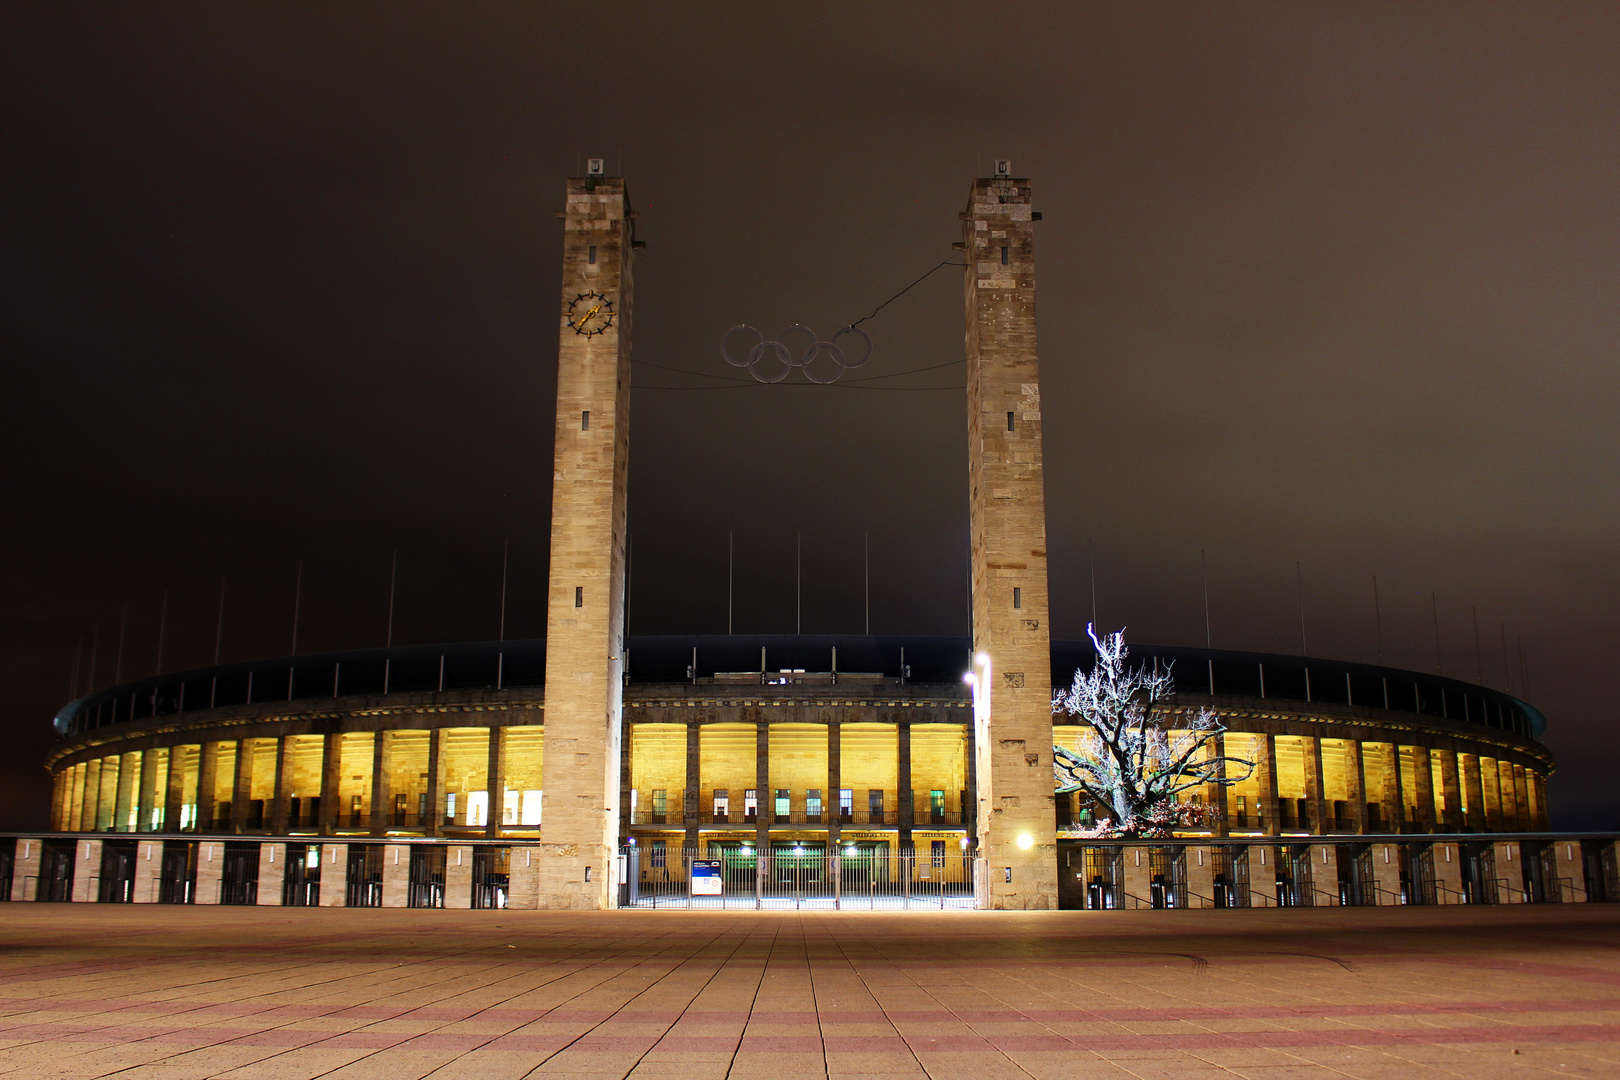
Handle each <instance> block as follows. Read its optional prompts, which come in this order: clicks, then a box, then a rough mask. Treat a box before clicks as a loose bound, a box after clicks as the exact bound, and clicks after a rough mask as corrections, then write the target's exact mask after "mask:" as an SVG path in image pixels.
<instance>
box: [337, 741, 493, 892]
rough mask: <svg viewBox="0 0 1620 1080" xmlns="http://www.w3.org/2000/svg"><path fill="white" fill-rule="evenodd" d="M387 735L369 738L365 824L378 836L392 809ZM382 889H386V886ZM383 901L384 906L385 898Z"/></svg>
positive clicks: (384, 832)
mask: <svg viewBox="0 0 1620 1080" xmlns="http://www.w3.org/2000/svg"><path fill="white" fill-rule="evenodd" d="M389 735H390V733H389V732H387V731H382V730H379V731H378V732H377V734H376V735H375V736H374V737H373V738H372V740H371V797H370V802H371V805H370V807H369V808H368V810H369V812H368V813H367V814H366V824H367V825H369V826H370V833H371V835H372V836H374V837H379V838H380V837H384V836H387V835H388V823H389V817H390V814H391V812H392V809H393V808H392V807H391V806H389V805H388V802H389V799H388V793H389V784H388V773H389V766H390V764H392V762H391V758H392V756H393V755H391V754H390V753H389V750H390V749H391V747H390V746H389V745H388V740H389ZM489 737H490V739H491V740H493V739H494V738H495V729H493V728H491V729H490V733H489ZM490 807H491V812H490V817H491V818H493V817H494V816H495V814H494V800H493V799H492V800H491V802H490ZM384 873H386V871H384ZM384 891H385V892H386V891H387V890H386V887H385V889H384ZM383 903H384V905H385V906H386V905H387V900H384V901H383Z"/></svg>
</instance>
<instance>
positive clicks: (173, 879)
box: [158, 840, 197, 904]
mask: <svg viewBox="0 0 1620 1080" xmlns="http://www.w3.org/2000/svg"><path fill="white" fill-rule="evenodd" d="M196 894H197V841H195V840H165V841H163V865H162V867H160V868H159V874H158V903H160V904H191V903H195V902H196V899H197V895H196Z"/></svg>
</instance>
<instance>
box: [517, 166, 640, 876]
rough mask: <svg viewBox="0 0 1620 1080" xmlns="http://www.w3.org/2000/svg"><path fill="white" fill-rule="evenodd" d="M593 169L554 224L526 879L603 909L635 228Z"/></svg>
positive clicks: (611, 180) (614, 775)
mask: <svg viewBox="0 0 1620 1080" xmlns="http://www.w3.org/2000/svg"><path fill="white" fill-rule="evenodd" d="M600 171H601V163H600V162H599V161H596V160H593V161H592V162H591V173H592V175H589V176H585V177H580V178H575V179H572V180H570V181H568V209H567V210H566V211H565V212H564V214H563V218H564V220H565V223H566V224H565V226H564V233H563V274H562V304H561V310H560V312H559V316H558V335H559V338H560V343H559V347H558V350H557V437H556V438H557V442H556V457H555V463H554V465H553V474H552V489H551V490H552V494H551V584H550V590H549V594H548V597H547V604H546V699H545V732H546V741H545V759H544V785H545V812H544V824H543V826H542V831H541V841H542V843H543V854H542V856H541V866H540V875H539V876H540V906H541V907H551V908H603V907H609V906H611V905H612V904H613V903H614V900H615V894H614V885H615V884H616V883H615V882H614V880H613V867H614V866H615V858H614V856H615V852H616V850H617V843H618V831H619V807H618V804H619V749H620V740H621V727H622V724H621V717H622V713H623V695H624V588H625V581H624V571H625V487H626V480H627V478H628V475H629V451H630V435H629V423H628V422H629V418H630V299H631V288H630V255H631V249H632V247H633V246H634V244H633V233H634V226H633V223H632V221H631V218H632V216H633V215H632V214H631V211H630V202H629V199H628V197H627V196H626V192H625V185H624V181H623V180H622V179H619V178H616V177H606V176H602V175H599V174H600ZM500 807H501V800H500V799H499V798H494V797H492V798H491V800H490V813H491V814H497V813H500V812H501V811H500Z"/></svg>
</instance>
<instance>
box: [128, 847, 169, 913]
mask: <svg viewBox="0 0 1620 1080" xmlns="http://www.w3.org/2000/svg"><path fill="white" fill-rule="evenodd" d="M162 872H163V841H161V840H140V841H137V842H136V844H135V881H134V887H133V888H132V889H131V890H130V901H131V902H132V903H136V904H155V903H157V900H158V879H159V878H160V877H161V876H162Z"/></svg>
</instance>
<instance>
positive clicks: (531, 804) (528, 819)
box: [522, 790, 544, 825]
mask: <svg viewBox="0 0 1620 1080" xmlns="http://www.w3.org/2000/svg"><path fill="white" fill-rule="evenodd" d="M543 794H544V793H543V792H541V791H538V790H536V791H525V792H524V793H523V813H522V824H524V825H538V824H540V802H541V796H542V795H543Z"/></svg>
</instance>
